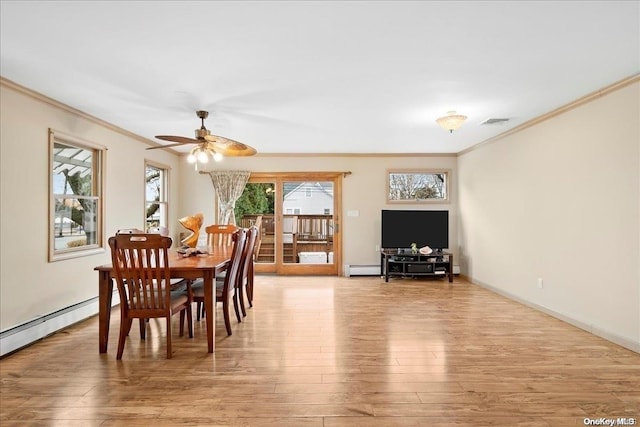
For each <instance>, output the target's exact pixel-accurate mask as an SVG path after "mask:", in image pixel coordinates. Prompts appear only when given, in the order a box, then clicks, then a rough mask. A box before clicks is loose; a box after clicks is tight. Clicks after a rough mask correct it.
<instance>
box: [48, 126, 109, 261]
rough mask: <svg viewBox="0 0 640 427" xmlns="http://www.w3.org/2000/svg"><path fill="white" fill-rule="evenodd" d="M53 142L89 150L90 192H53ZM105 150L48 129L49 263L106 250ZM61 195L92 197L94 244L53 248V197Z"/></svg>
mask: <svg viewBox="0 0 640 427" xmlns="http://www.w3.org/2000/svg"><path fill="white" fill-rule="evenodd" d="M56 144H63V145H66V146H70V147H72V148H78V149H81V150H88V151H91V152H92V155H91V174H92V180H91V195H89V196H86V195H68V194H64V193H63V194H56V193H54V162H55V161H56V159H55V154H54V150H55V146H56ZM106 153H107V148H106V147H105V146H102V145H99V144H96V143H94V142H90V141H87V140H84V139H82V138H79V137H77V136H74V135H70V134H67V133H65V132H61V131H57V130H54V129H51V128H50V129H49V166H48V167H49V178H48V179H49V210H48V216H49V220H48V223H49V229H48V234H49V238H48V242H49V244H48V246H49V251H48V252H49V262H56V261H62V260H66V259H73V258H79V257H83V256H89V255H95V254H99V253H104V252H105V241H106V239H105V230H104V212H105V203H104V188H105V178H104V172H105V170H106V157H107V156H106ZM61 196H65V197H64V198H65V199H74V198H75V199H90V200H95V203H96V209H95V215H96V221H95V239H96V241H95V243H93V244H88V245H81V246H75V247H67V248H61V249H56V247H55V232H56V224H55V219H56V214H57V212H56V199H58V198H60V197H61Z"/></svg>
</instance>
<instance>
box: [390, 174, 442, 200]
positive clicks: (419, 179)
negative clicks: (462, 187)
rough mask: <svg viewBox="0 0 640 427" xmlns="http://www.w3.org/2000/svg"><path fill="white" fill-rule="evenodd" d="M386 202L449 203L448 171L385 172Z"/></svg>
mask: <svg viewBox="0 0 640 427" xmlns="http://www.w3.org/2000/svg"><path fill="white" fill-rule="evenodd" d="M387 175H388V176H387V202H389V203H402V202H404V203H416V202H418V203H423V202H426V203H429V202H440V203H441V202H447V201H449V171H447V170H418V171H415V170H414V171H405V170H394V171H387Z"/></svg>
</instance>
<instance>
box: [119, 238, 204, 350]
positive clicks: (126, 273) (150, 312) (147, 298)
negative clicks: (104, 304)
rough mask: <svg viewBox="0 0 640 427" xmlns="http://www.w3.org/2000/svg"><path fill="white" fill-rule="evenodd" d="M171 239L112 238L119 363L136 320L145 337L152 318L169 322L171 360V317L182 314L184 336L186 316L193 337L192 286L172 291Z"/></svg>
mask: <svg viewBox="0 0 640 427" xmlns="http://www.w3.org/2000/svg"><path fill="white" fill-rule="evenodd" d="M171 244H172V241H171V238H170V237H166V236H162V235H160V234H117V235H115V236H113V237H110V238H109V246H110V248H111V261H112V265H113V271H114V277H115V280H116V284H117V287H118V293H119V294H120V337H119V340H118V353H117V356H116V359H117V360H120V359H122V353H123V351H124V344H125V341H126V338H127V336H128V335H129V331H130V330H131V324H132V322H133V319H135V318H139V319H141V321H140V328H141V338H143V339H144V335H145V334H144V332H143V327H144V328H146V324H145V321H146V320H147V319H150V318H162V317H164V318H165V319H166V323H167V331H166V333H167V359H170V358H171V355H172V353H171V318H172V316H173V315H174V314H176V313H180V336H183V335H184V317H185V315H186V318H187V322H188V329H189V337H190V338H193V319H192V314H191V301H192V291H191V283H190V282H188V281H185V284H186V291H185V292H171V291H172V286H171V274H170V272H169V255H168V253H169V248H170V247H171Z"/></svg>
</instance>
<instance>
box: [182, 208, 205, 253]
mask: <svg viewBox="0 0 640 427" xmlns="http://www.w3.org/2000/svg"><path fill="white" fill-rule="evenodd" d="M203 220H204V215H202V213H200V212H198V213H197V214H195V215H191V216H185V217H184V218H180V219H179V220H178V222H179V223H180V224H182V226H183V227H184V228H186V229H187V230H189V231H191V234H190V235H188V236H187V237H185V238H184V239H182V240H181V241H180V243H182V244H183V245H185V246H188V247H190V248H195V247H196V245H197V244H198V237H199V236H200V227H202V221H203Z"/></svg>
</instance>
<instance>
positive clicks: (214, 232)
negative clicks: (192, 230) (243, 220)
mask: <svg viewBox="0 0 640 427" xmlns="http://www.w3.org/2000/svg"><path fill="white" fill-rule="evenodd" d="M239 229H240V227H238V226H237V225H234V224H213V225H208V226H206V227H205V229H204V230H205V231H206V232H207V246H214V247H215V246H231V245H232V244H233V240H232V238H231V236H233V233H235V232H236V231H238V230H239Z"/></svg>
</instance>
